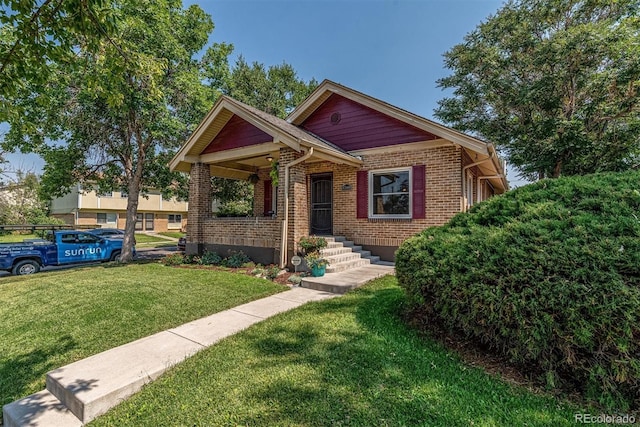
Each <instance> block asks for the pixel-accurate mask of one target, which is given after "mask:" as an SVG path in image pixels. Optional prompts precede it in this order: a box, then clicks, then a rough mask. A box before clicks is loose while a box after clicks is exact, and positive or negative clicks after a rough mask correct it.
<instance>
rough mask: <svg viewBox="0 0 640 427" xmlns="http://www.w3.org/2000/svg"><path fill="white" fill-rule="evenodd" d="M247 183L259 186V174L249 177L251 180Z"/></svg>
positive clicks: (248, 179)
mask: <svg viewBox="0 0 640 427" xmlns="http://www.w3.org/2000/svg"><path fill="white" fill-rule="evenodd" d="M247 181H249V182H250V183H252V184H257V183H258V181H260V177H259V176H258V174H257V173H252V174H251V175H249V178H247Z"/></svg>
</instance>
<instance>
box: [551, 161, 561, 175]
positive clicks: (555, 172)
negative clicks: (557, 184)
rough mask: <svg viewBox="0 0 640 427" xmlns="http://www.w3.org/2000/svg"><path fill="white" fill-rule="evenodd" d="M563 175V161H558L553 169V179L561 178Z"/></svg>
mask: <svg viewBox="0 0 640 427" xmlns="http://www.w3.org/2000/svg"><path fill="white" fill-rule="evenodd" d="M561 173H562V160H558V161H556V164H555V166H554V167H553V177H554V178H560V174H561Z"/></svg>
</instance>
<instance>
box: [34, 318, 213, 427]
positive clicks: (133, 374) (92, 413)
mask: <svg viewBox="0 0 640 427" xmlns="http://www.w3.org/2000/svg"><path fill="white" fill-rule="evenodd" d="M202 348H204V347H203V346H202V345H201V344H198V343H196V342H193V341H190V340H188V339H186V338H183V337H180V336H178V335H176V334H174V333H171V332H168V331H164V332H160V333H158V334H155V335H151V336H149V337H147V338H143V339H141V340H138V341H134V342H132V343H129V344H126V345H123V346H120V347H117V348H114V349H112V350H108V351H106V352H103V353H100V354H96V355H95V356H91V357H89V358H87V359H83V360H80V361H78V362H75V363H72V364H70V365H67V366H65V367H62V368H59V369H56V370H54V371H51V372H49V373H48V374H47V380H46V382H47V390H49V391H50V392H51V394H53V395H54V396H55V397H56V398H58V399H59V400H60V402H62V404H63V405H65V406H66V407H67V408H69V410H70V411H71V412H72V413H73V414H74V415H75V416H76V417H78V419H79V420H80V421H82V422H83V423H87V422H89V421H91V420H93V419H94V418H96V417H97V416H98V415H101V414H103V413H105V412H107V411H108V410H109V409H110V408H112V407H113V406H115V405H116V404H117V403H118V402H120V401H122V400H124V399H126V398H127V397H129V396H131V395H132V394H134V393H135V392H137V391H138V390H140V389H141V388H142V386H143V385H145V384H146V383H148V382H151V381H153V380H154V379H156V378H157V377H159V376H160V375H161V374H162V373H163V372H164V371H166V370H167V369H168V368H169V367H171V366H173V365H175V364H176V363H178V362H181V361H182V360H184V359H186V358H187V357H189V356H191V355H192V354H194V353H195V352H197V351H198V350H201V349H202Z"/></svg>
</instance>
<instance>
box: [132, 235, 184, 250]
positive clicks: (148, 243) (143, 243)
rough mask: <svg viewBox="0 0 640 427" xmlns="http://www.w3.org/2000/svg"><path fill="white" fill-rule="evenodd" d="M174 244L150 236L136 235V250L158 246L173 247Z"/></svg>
mask: <svg viewBox="0 0 640 427" xmlns="http://www.w3.org/2000/svg"><path fill="white" fill-rule="evenodd" d="M175 245H176V242H174V241H172V240H169V239H164V238H162V237H158V236H152V235H150V234H144V233H136V248H151V247H158V246H175Z"/></svg>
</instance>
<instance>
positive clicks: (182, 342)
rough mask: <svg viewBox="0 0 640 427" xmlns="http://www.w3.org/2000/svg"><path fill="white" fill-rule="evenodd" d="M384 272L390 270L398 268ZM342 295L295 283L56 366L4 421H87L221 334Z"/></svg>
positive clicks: (341, 280)
mask: <svg viewBox="0 0 640 427" xmlns="http://www.w3.org/2000/svg"><path fill="white" fill-rule="evenodd" d="M372 267H374V266H368V267H366V268H362V269H358V270H362V271H359V272H357V273H355V274H352V273H351V272H348V271H347V272H343V273H332V275H331V276H329V275H327V277H326V278H325V281H326V282H327V283H329V282H333V283H335V284H336V285H337V286H341V287H340V288H339V289H340V290H342V289H344V287H345V286H346V287H348V288H349V289H351V288H353V287H356V286H359V285H360V284H362V283H364V282H366V281H368V280H371V279H373V278H375V277H379V276H381V275H383V274H382V270H380V269H379V268H372ZM376 267H377V266H376ZM384 271H386V272H385V273H384V274H390V273H392V272H393V269H392V268H391V267H386V268H385V269H384ZM366 277H369V278H368V279H366ZM316 279H321V278H316ZM356 282H357V283H356ZM327 286H328V285H327ZM344 292H345V291H344V290H342V291H341V292H339V293H344ZM336 296H338V293H332V292H328V291H325V290H316V289H306V288H302V287H295V288H292V289H290V290H288V291H284V292H282V293H279V294H277V295H272V296H270V297H267V298H262V299H259V300H256V301H252V302H249V303H247V304H243V305H240V306H238V307H235V308H232V309H229V310H225V311H222V312H220V313H216V314H213V315H211V316H208V317H204V318H202V319H199V320H195V321H193V322H190V323H187V324H184V325H182V326H179V327H177V328H174V329H169V330H167V331H163V332H159V333H157V334H155V335H151V336H148V337H145V338H142V339H139V340H137V341H134V342H131V343H128V344H125V345H122V346H120V347H116V348H113V349H111V350H107V351H105V352H102V353H99V354H96V355H94V356H91V357H89V358H87V359H83V360H80V361H78V362H75V363H72V364H70V365H67V366H64V367H62V368H59V369H56V370H53V371H51V372H49V373H47V377H46V385H47V388H46V389H45V390H43V391H41V392H39V393H35V394H33V395H31V396H28V397H26V398H24V399H21V400H18V401H16V402H13V403H10V404H8V405H5V406H4V407H3V408H2V409H3V418H4V426H5V427H14V426H47V427H67V426H68V427H71V426H82V425H83V424H85V423H88V422H89V421H91V420H93V419H94V418H96V417H98V416H99V415H101V414H103V413H105V412H107V411H108V410H109V409H110V408H112V407H114V406H116V405H117V404H118V403H120V402H121V401H123V400H124V399H126V398H127V397H129V396H131V395H132V394H134V393H136V392H137V391H139V390H140V389H141V388H142V386H143V385H144V384H146V383H149V382H151V381H153V380H154V379H156V378H158V377H159V376H160V375H161V374H162V373H163V372H164V371H166V370H167V369H169V368H170V367H172V366H174V365H176V364H178V363H180V362H182V361H183V360H185V359H186V358H188V357H190V356H192V355H193V354H195V353H196V352H198V351H200V350H202V349H204V348H207V347H209V346H211V345H213V344H215V343H216V342H218V341H220V340H221V339H223V338H225V337H228V336H230V335H233V334H235V333H237V332H239V331H241V330H243V329H246V328H248V327H249V326H251V325H253V324H255V323H258V322H261V321H262V320H264V319H266V318H269V317H271V316H274V315H276V314H278V313H282V312H285V311H288V310H291V309H294V308H296V307H299V306H301V305H303V304H306V303H307V302H310V301H321V300H325V299H328V298H334V297H336Z"/></svg>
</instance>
